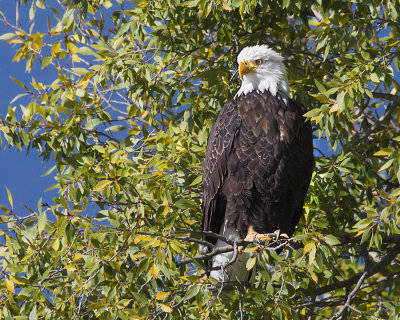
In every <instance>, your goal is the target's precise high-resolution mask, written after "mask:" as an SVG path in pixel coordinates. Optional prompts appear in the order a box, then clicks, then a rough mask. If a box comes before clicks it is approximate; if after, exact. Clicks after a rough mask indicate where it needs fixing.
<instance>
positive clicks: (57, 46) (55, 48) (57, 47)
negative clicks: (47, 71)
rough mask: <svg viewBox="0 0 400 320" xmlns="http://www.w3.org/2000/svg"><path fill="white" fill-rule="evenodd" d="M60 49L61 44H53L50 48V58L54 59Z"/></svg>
mask: <svg viewBox="0 0 400 320" xmlns="http://www.w3.org/2000/svg"><path fill="white" fill-rule="evenodd" d="M60 48H61V42H56V43H54V44H53V46H52V47H51V56H52V57H54V56H55V55H56V54H57V53H58V52H59V51H60Z"/></svg>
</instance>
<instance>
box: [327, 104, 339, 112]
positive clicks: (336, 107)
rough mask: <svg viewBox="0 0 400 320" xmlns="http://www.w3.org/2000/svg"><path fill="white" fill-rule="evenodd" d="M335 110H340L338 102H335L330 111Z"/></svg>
mask: <svg viewBox="0 0 400 320" xmlns="http://www.w3.org/2000/svg"><path fill="white" fill-rule="evenodd" d="M335 111H339V106H338V105H337V103H335V104H334V105H333V106H332V107H331V108H330V109H329V113H333V112H335Z"/></svg>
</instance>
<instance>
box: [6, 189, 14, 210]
mask: <svg viewBox="0 0 400 320" xmlns="http://www.w3.org/2000/svg"><path fill="white" fill-rule="evenodd" d="M6 189H7V195H8V202H10V204H11V209H13V199H12V195H11V192H10V190H8V188H7V187H6Z"/></svg>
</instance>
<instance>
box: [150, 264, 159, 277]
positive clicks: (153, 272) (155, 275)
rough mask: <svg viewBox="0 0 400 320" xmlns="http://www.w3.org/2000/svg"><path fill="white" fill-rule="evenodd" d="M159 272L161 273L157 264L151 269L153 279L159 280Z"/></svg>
mask: <svg viewBox="0 0 400 320" xmlns="http://www.w3.org/2000/svg"><path fill="white" fill-rule="evenodd" d="M159 272H160V271H159V270H158V267H157V266H156V265H155V264H153V266H152V267H151V274H152V275H153V278H157V277H158V274H159Z"/></svg>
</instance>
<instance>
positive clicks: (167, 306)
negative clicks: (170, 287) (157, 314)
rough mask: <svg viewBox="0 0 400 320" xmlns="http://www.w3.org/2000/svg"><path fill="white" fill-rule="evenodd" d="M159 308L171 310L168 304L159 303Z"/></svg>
mask: <svg viewBox="0 0 400 320" xmlns="http://www.w3.org/2000/svg"><path fill="white" fill-rule="evenodd" d="M161 309H162V310H163V311H164V312H172V308H171V306H170V305H169V304H165V303H161Z"/></svg>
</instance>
